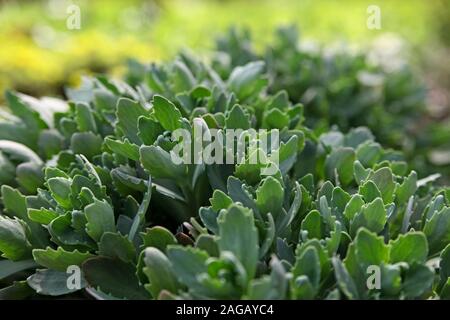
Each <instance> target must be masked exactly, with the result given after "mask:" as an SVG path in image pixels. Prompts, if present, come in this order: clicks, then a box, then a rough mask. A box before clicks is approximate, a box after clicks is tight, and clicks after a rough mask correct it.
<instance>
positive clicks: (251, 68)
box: [0, 40, 450, 299]
mask: <svg viewBox="0 0 450 320" xmlns="http://www.w3.org/2000/svg"><path fill="white" fill-rule="evenodd" d="M237 44H238V45H240V44H241V42H240V40H239V41H238V43H237ZM227 45H232V43H228V44H227ZM249 54H250V55H251V53H249ZM286 54H288V53H287V52H286ZM239 58H242V59H246V58H245V56H243V55H238V56H237V57H234V58H233V59H239ZM276 60H277V61H278V62H277V63H282V61H281V60H283V63H288V64H289V63H290V62H289V61H288V60H286V59H281V60H280V59H278V58H277V59H276ZM296 60H297V58H295V57H293V58H292V61H296ZM242 63H243V64H242V65H238V66H235V67H232V66H227V68H228V69H227V70H224V69H223V68H220V67H219V66H218V65H216V64H214V63H213V64H212V67H211V66H210V65H208V64H205V63H203V62H201V61H199V60H198V59H196V58H195V57H193V56H191V55H189V54H186V53H183V54H180V55H179V56H178V57H177V58H176V59H174V61H171V62H168V63H164V64H158V65H156V64H152V65H149V66H142V65H138V64H133V65H132V66H131V69H130V73H129V76H128V77H127V81H118V80H112V79H108V78H106V77H97V78H86V79H85V80H84V83H83V85H82V86H81V87H80V88H78V89H69V90H67V97H68V100H69V102H65V101H61V100H57V99H47V98H46V99H42V100H37V99H34V98H31V97H28V96H25V95H22V94H18V93H14V92H9V93H7V95H6V98H7V101H8V105H9V108H10V110H11V113H8V114H4V115H3V118H4V119H3V120H2V121H1V122H0V135H1V137H2V139H3V140H0V179H1V181H0V182H1V185H2V187H1V196H2V205H3V209H2V214H1V215H0V251H1V253H2V258H3V259H2V260H0V279H1V283H2V285H3V288H2V289H1V290H0V297H2V298H24V297H29V296H32V295H35V294H36V293H37V294H40V295H50V296H60V295H65V294H73V293H74V292H75V291H77V288H73V287H72V286H68V285H67V280H68V277H69V275H70V273H67V270H68V268H71V267H72V266H79V267H80V268H81V270H82V279H81V282H80V285H81V289H80V290H86V291H87V292H89V293H90V294H91V295H92V296H94V297H97V298H101V299H115V298H118V299H176V298H181V299H206V298H213V299H249V298H250V299H380V298H381V299H392V298H395V299H399V298H401V299H403V298H404V299H416V298H421V299H426V298H448V297H449V296H450V246H449V243H450V189H446V188H437V187H435V186H433V182H434V179H435V176H431V177H428V178H425V179H418V176H417V173H416V172H415V171H411V170H410V168H409V167H408V164H407V162H405V159H404V157H403V155H402V153H400V152H397V151H394V150H391V149H385V148H383V147H382V145H380V144H379V143H377V142H376V139H375V137H374V135H373V134H372V133H371V131H370V130H369V129H367V128H365V127H356V128H354V129H351V130H349V131H347V132H341V131H339V130H337V129H332V130H329V131H325V132H319V133H317V132H316V131H314V130H311V129H310V128H309V126H308V125H307V122H308V121H307V120H308V117H306V119H305V117H304V106H303V105H302V104H300V103H298V104H295V103H292V101H291V99H289V96H290V95H289V94H294V95H295V94H296V92H297V91H295V90H292V89H291V87H290V86H289V84H286V83H285V82H283V81H274V82H271V81H270V80H271V79H270V77H271V76H272V75H273V73H270V72H269V73H267V65H266V63H265V62H264V61H256V60H253V57H252V61H243V62H242ZM292 63H294V62H292ZM239 64H240V63H239ZM269 67H270V65H269ZM277 68H278V67H277ZM283 68H290V67H282V66H280V67H279V69H277V71H276V72H278V73H279V74H280V75H281V74H284V71H283ZM312 68H315V67H312ZM351 77H353V76H351ZM352 79H353V78H352ZM295 81H307V80H306V79H297V80H295ZM274 84H275V85H274ZM333 88H334V89H331V90H332V91H333V92H334V93H335V94H336V95H335V96H333V95H332V96H327V97H326V99H327V101H328V103H335V102H336V103H337V101H339V100H345V97H344V96H345V93H343V92H344V91H345V88H343V87H341V86H339V85H338V84H336V86H335V87H333ZM355 90H356V89H355ZM358 90H359V89H358ZM291 91H293V92H291ZM361 92H365V91H364V90H362V91H361ZM297 93H298V92H297ZM361 94H363V93H361ZM361 98H362V97H361ZM295 99H296V98H295ZM295 99H293V100H295ZM348 102H349V103H350V102H351V101H350V100H349V101H348ZM339 103H340V102H339ZM330 110H331V109H330ZM330 112H331V111H330ZM325 113H327V112H325ZM327 114H328V113H327ZM330 114H331V115H332V114H333V113H330ZM322 115H323V114H321V113H318V114H317V119H320V117H321V116H322ZM336 119H338V118H336ZM342 119H347V120H346V121H348V119H350V118H347V117H344V118H342ZM380 121H383V120H380ZM337 123H339V121H338V122H337ZM350 123H351V122H350ZM339 124H340V123H339ZM194 125H200V126H202V128H203V129H204V130H205V131H208V130H210V129H222V130H225V129H242V130H244V131H245V130H249V129H252V128H254V129H268V130H278V131H279V133H280V140H281V144H280V145H279V146H277V147H276V148H273V149H270V150H267V151H264V150H261V149H255V148H254V147H253V146H252V144H248V146H246V147H247V151H248V152H247V153H246V154H247V155H251V154H252V153H254V152H258V154H260V155H262V156H263V158H265V159H268V161H266V162H258V163H256V164H254V163H250V162H249V161H243V162H241V163H238V164H235V165H225V164H175V163H174V162H173V161H171V158H170V151H171V150H172V148H173V146H174V144H175V143H176V141H173V139H172V138H171V132H173V131H175V130H177V129H179V128H184V129H186V130H193V127H194ZM260 138H261V139H262V137H260V136H259V137H258V139H260ZM274 155H277V156H278V159H279V162H278V164H276V163H274V162H273V161H271V159H273V157H274ZM269 165H276V166H277V167H276V173H275V174H274V175H270V176H265V175H262V174H261V168H262V167H264V166H269ZM373 266H375V267H377V268H379V270H380V273H381V277H380V279H381V283H380V286H379V288H375V289H374V288H370V286H369V287H368V286H367V280H368V277H369V275H370V274H369V273H368V270H369V269H368V268H370V267H373Z"/></svg>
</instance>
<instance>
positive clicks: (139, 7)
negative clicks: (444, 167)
mask: <svg viewBox="0 0 450 320" xmlns="http://www.w3.org/2000/svg"><path fill="white" fill-rule="evenodd" d="M70 4H76V5H78V6H79V7H80V11H81V29H80V30H68V29H67V27H66V19H67V17H68V15H69V13H68V12H67V8H68V6H70ZM370 4H371V2H370V1H366V0H363V1H360V0H349V1H345V3H344V2H337V1H328V0H324V1H317V0H316V1H312V0H304V1H296V0H282V1H266V0H260V1H253V0H250V1H199V0H183V1H181V0H174V1H162V0H159V1H156V0H149V1H142V0H140V1H139V0H131V1H118V0H108V1H106V0H96V1H87V0H77V1H75V0H73V1H66V0H45V1H44V0H39V1H18V0H3V1H0V25H1V26H2V28H1V29H0V41H1V44H2V45H1V49H0V90H1V91H4V89H5V88H13V89H16V90H19V91H23V92H27V93H30V94H33V95H44V94H55V93H61V92H62V91H61V88H62V87H63V85H65V84H67V83H71V82H72V83H73V82H74V81H76V80H77V75H80V74H82V73H89V72H95V73H99V72H100V73H101V72H106V71H108V72H109V71H111V70H113V71H117V70H115V68H116V67H117V66H119V65H121V63H122V62H123V60H124V59H126V58H127V57H134V58H138V59H140V60H143V61H150V60H152V61H154V60H156V59H161V58H170V57H172V56H173V55H174V54H175V53H176V52H177V51H178V50H179V49H180V47H192V48H195V49H196V51H199V50H206V49H210V48H211V47H212V45H213V43H211V41H210V40H209V39H211V38H213V37H214V36H216V35H217V34H220V33H221V32H224V31H225V30H226V29H228V27H229V26H230V25H231V24H234V25H238V26H247V27H249V29H250V30H251V31H252V32H253V35H254V41H255V42H256V44H257V45H260V46H262V45H263V44H265V43H267V42H268V40H270V39H267V37H268V35H271V34H272V31H273V30H274V29H275V28H276V27H277V26H279V25H280V24H286V23H296V24H298V26H299V27H300V30H301V31H302V37H303V38H305V39H315V40H318V41H320V42H323V43H325V42H327V43H328V42H337V41H348V42H350V43H357V44H358V45H362V46H364V45H367V44H369V43H370V42H371V41H372V40H373V39H375V38H377V37H378V36H380V34H382V33H386V32H395V33H396V34H398V35H400V36H401V37H404V38H405V39H406V40H407V42H408V43H409V44H410V45H411V46H412V47H413V48H415V47H421V46H422V44H423V43H425V42H427V43H428V42H430V41H434V40H433V39H434V38H437V37H438V36H439V35H442V36H443V37H446V33H445V32H443V31H442V29H443V27H442V26H441V25H439V26H438V25H436V24H435V22H436V21H435V19H434V18H433V16H434V15H435V11H433V9H434V8H435V7H437V8H440V6H443V5H442V4H440V1H439V0H435V1H426V2H425V1H419V0H413V1H408V2H406V1H405V2H400V1H396V2H393V1H387V0H381V1H378V2H377V4H378V5H379V6H380V8H381V10H382V11H381V13H382V29H381V30H369V29H367V27H366V19H367V12H366V10H367V7H368V6H369V5H370ZM444 7H445V6H444ZM436 11H438V12H442V9H439V10H436ZM441 20H444V21H445V20H446V19H445V15H442V19H441ZM447 23H448V22H447ZM436 30H441V31H439V32H437V31H436ZM447 37H448V36H447ZM432 38H433V39H432Z"/></svg>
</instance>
